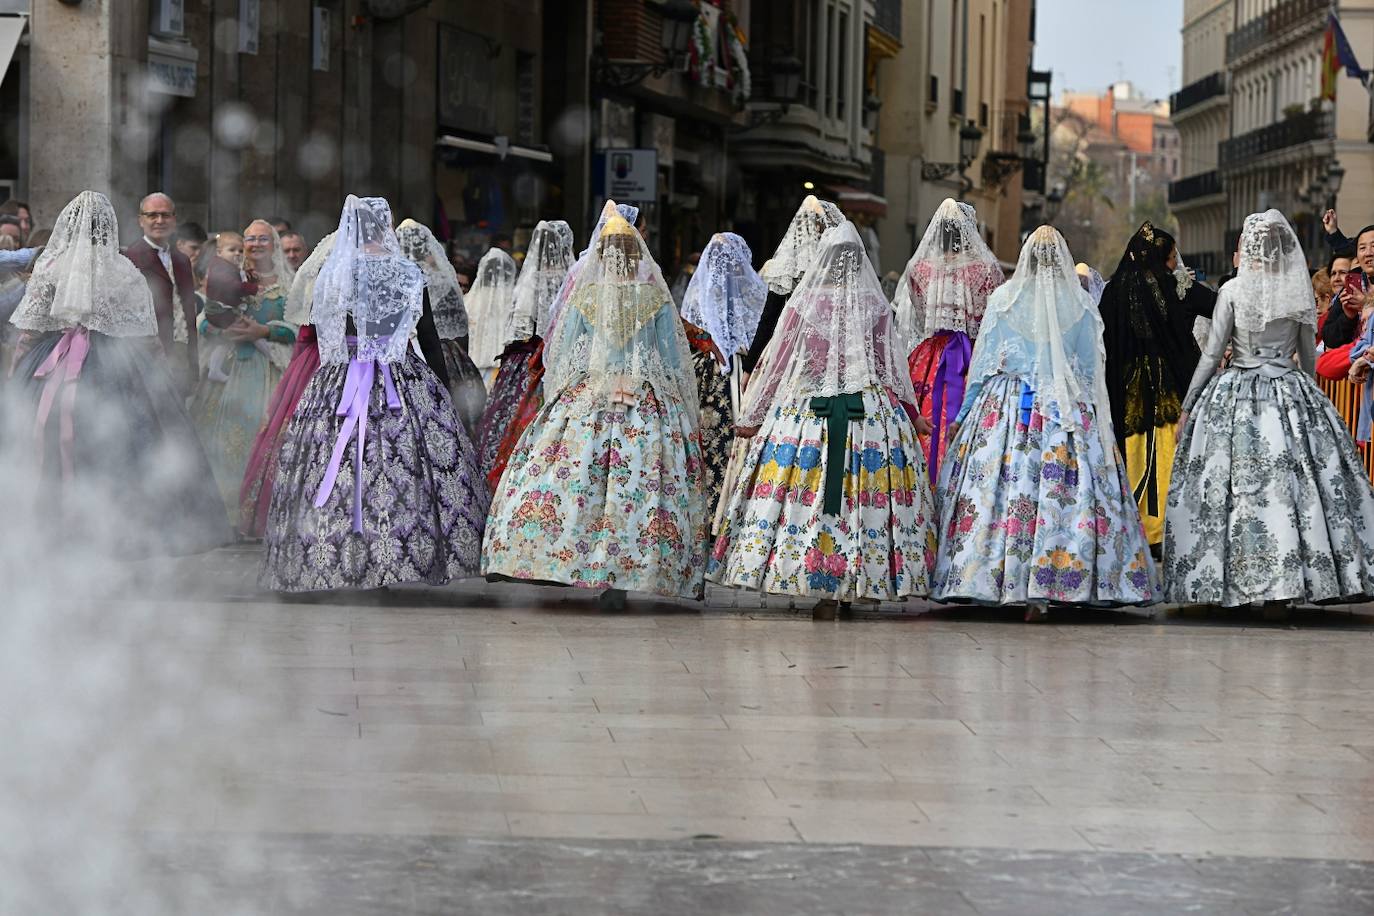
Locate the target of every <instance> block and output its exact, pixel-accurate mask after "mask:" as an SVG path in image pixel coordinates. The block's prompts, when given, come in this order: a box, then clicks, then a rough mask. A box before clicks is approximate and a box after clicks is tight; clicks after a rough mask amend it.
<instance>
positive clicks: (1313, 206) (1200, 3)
mask: <svg viewBox="0 0 1374 916" xmlns="http://www.w3.org/2000/svg"><path fill="white" fill-rule="evenodd" d="M1333 10H1334V11H1335V12H1336V13H1337V15H1338V16H1339V17H1340V21H1341V25H1342V27H1343V28H1344V30H1345V32H1346V35H1347V37H1348V38H1349V39H1350V43H1351V46H1352V47H1353V48H1355V49H1357V50H1356V53H1357V55H1358V54H1361V53H1364V54H1368V53H1369V52H1368V50H1367V49H1369V48H1371V47H1374V0H1342V2H1339V3H1331V2H1329V0H1232V2H1226V3H1215V2H1205V0H1195V2H1190V3H1189V5H1188V6H1187V7H1186V9H1185V17H1186V18H1185V28H1184V54H1185V57H1184V60H1185V73H1186V74H1187V77H1189V78H1191V82H1188V83H1187V85H1185V86H1184V88H1183V89H1182V90H1181V91H1180V92H1179V93H1177V94H1176V95H1175V97H1174V100H1173V102H1174V104H1173V107H1174V114H1173V117H1174V121H1175V123H1176V124H1177V125H1178V126H1179V129H1180V132H1181V134H1182V135H1183V137H1184V142H1185V155H1184V163H1185V169H1186V174H1185V175H1184V176H1183V177H1182V179H1181V180H1180V181H1178V182H1177V183H1176V184H1175V185H1174V186H1173V187H1171V189H1170V201H1171V205H1172V207H1173V209H1174V212H1175V213H1176V214H1177V215H1178V217H1179V222H1180V225H1181V226H1182V227H1183V232H1184V242H1185V244H1186V245H1187V246H1188V247H1189V248H1190V249H1192V250H1194V251H1198V252H1201V253H1203V254H1204V255H1205V256H1207V257H1208V259H1209V261H1210V262H1212V263H1215V264H1216V269H1217V270H1218V271H1224V270H1228V269H1230V260H1231V252H1232V251H1234V249H1235V243H1236V239H1237V238H1238V236H1239V234H1240V227H1241V225H1242V223H1243V222H1244V219H1245V217H1246V216H1247V215H1248V214H1250V213H1254V212H1256V211H1259V210H1264V209H1268V208H1270V207H1274V208H1277V209H1279V210H1281V211H1283V213H1284V214H1285V215H1286V216H1287V217H1288V218H1289V220H1290V221H1291V222H1292V223H1293V225H1294V228H1295V229H1296V230H1297V232H1298V235H1299V238H1301V239H1302V240H1303V243H1304V245H1305V246H1306V247H1307V255H1308V259H1309V261H1310V262H1311V263H1313V264H1314V265H1315V264H1317V263H1319V262H1320V261H1322V260H1323V259H1324V258H1325V246H1324V244H1323V243H1322V235H1321V230H1320V219H1321V213H1322V211H1323V210H1325V209H1326V208H1327V207H1328V206H1331V205H1334V206H1335V208H1336V210H1337V212H1338V213H1344V214H1346V217H1345V220H1344V222H1346V223H1351V224H1354V225H1355V226H1356V228H1358V226H1360V225H1364V224H1365V222H1367V220H1368V217H1369V214H1370V213H1371V212H1374V146H1371V145H1370V143H1369V139H1370V137H1369V125H1370V117H1369V112H1370V97H1369V94H1368V93H1367V92H1366V91H1365V90H1364V89H1363V88H1362V87H1361V86H1360V84H1359V83H1358V82H1356V81H1354V80H1351V79H1348V78H1347V77H1346V76H1345V75H1344V74H1342V75H1341V76H1339V77H1338V78H1337V85H1336V101H1335V102H1334V103H1332V102H1330V101H1323V100H1322V98H1321V58H1322V47H1323V41H1324V33H1325V28H1326V23H1327V17H1328V14H1329V13H1330V12H1332V11H1333ZM1219 31H1220V32H1222V44H1221V47H1220V49H1218V47H1217V35H1218V32H1219ZM1360 49H1365V50H1363V51H1361V50H1360ZM1218 50H1220V64H1219V65H1218ZM1211 68H1215V69H1211ZM1214 145H1215V149H1216V157H1215V166H1214V167H1213V159H1212V157H1211V150H1212V148H1213V146H1214ZM1333 172H1339V173H1341V174H1342V175H1343V180H1341V181H1340V182H1339V187H1337V183H1336V182H1334V181H1333V178H1332V175H1333ZM1194 258H1195V259H1197V258H1198V255H1194Z"/></svg>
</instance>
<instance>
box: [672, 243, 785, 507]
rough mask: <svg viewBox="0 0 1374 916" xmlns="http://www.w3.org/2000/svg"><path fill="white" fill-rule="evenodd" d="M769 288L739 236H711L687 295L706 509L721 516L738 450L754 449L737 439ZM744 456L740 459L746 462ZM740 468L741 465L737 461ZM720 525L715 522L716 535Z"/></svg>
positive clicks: (684, 315) (684, 307)
mask: <svg viewBox="0 0 1374 916" xmlns="http://www.w3.org/2000/svg"><path fill="white" fill-rule="evenodd" d="M767 298H768V285H767V284H766V283H764V281H763V278H762V277H760V276H759V274H758V272H757V271H756V270H754V265H753V253H752V252H751V251H750V250H749V245H748V243H746V242H745V241H744V239H742V238H740V237H739V236H738V235H735V234H734V233H733V232H717V233H716V234H715V235H713V236H712V237H711V241H710V242H708V243H707V245H706V248H705V249H704V250H703V251H702V252H701V258H700V260H699V261H698V262H697V264H696V270H695V271H694V272H693V274H692V280H691V282H690V283H688V284H687V291H686V292H685V293H684V294H683V297H682V322H683V326H684V328H685V329H686V331H687V342H688V345H689V346H691V348H692V365H693V367H694V368H695V370H696V376H697V390H698V393H699V395H700V399H701V451H702V457H703V460H704V462H705V464H706V480H707V484H706V507H707V509H708V511H710V512H711V513H712V515H713V516H715V515H719V512H718V507H719V506H721V504H722V503H721V493H722V490H723V489H724V485H725V480H726V471H727V469H728V468H729V466H730V464H731V458H732V452H733V451H734V450H735V449H736V446H737V447H738V450H739V451H741V452H746V451H747V450H748V443H747V442H746V441H745V440H743V439H736V438H735V435H734V420H735V414H736V413H738V410H739V397H740V394H741V392H742V389H743V368H742V365H741V362H740V361H741V359H742V357H743V355H744V354H745V353H747V352H748V350H749V344H750V343H752V342H753V340H754V332H755V331H756V330H758V326H759V318H760V316H761V315H762V314H763V304H764V302H765V300H767ZM743 460H744V456H743V454H741V455H740V456H739V461H743ZM736 463H737V464H738V462H736ZM716 525H717V523H714V522H713V524H712V533H713V534H714V533H717V531H716Z"/></svg>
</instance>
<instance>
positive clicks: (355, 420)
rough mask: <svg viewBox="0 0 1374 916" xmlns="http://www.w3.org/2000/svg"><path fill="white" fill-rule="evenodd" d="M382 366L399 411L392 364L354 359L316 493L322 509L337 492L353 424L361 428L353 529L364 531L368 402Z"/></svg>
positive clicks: (390, 400) (355, 467)
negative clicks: (341, 421)
mask: <svg viewBox="0 0 1374 916" xmlns="http://www.w3.org/2000/svg"><path fill="white" fill-rule="evenodd" d="M379 366H380V367H381V370H382V383H383V385H385V387H386V406H387V407H388V408H389V409H390V410H392V411H397V410H400V409H401V399H400V397H399V396H397V394H396V385H395V383H394V382H392V380H391V366H390V364H388V363H379V362H377V361H376V360H372V359H369V360H361V359H354V360H352V361H351V362H350V363H349V364H348V377H347V378H346V379H345V380H344V389H343V397H341V398H340V399H339V409H338V410H337V411H336V415H337V416H340V417H344V418H345V419H344V424H343V426H342V427H341V428H340V429H339V437H338V439H336V440H335V441H334V453H333V454H332V455H330V456H329V467H328V468H327V469H326V470H325V472H324V480H323V481H321V483H320V491H319V492H318V493H316V494H315V508H317V509H320V508H323V507H324V504H325V503H326V502H328V501H329V496H330V494H331V493H333V492H334V481H335V479H337V478H338V476H339V466H340V465H341V464H342V463H343V455H344V449H346V448H348V441H349V440H350V439H352V438H353V428H354V427H357V429H358V453H357V457H356V458H355V459H354V461H353V530H354V531H356V532H358V533H359V534H361V533H362V531H363V449H364V447H365V446H366V443H367V403H368V401H369V399H370V398H371V396H372V383H373V382H374V381H376V379H377V368H378V367H379Z"/></svg>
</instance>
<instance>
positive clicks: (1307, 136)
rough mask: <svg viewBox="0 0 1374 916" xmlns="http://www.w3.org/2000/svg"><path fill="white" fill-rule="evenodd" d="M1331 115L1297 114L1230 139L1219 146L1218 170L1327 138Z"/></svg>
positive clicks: (1329, 134)
mask: <svg viewBox="0 0 1374 916" xmlns="http://www.w3.org/2000/svg"><path fill="white" fill-rule="evenodd" d="M1331 134H1332V123H1331V115H1330V113H1328V112H1325V111H1304V112H1303V113H1302V114H1300V115H1295V116H1293V117H1291V118H1284V119H1283V120H1282V121H1276V122H1275V123H1273V124H1270V125H1269V126H1268V127H1261V128H1259V129H1258V130H1252V131H1250V132H1249V133H1245V134H1241V135H1240V136H1239V137H1232V138H1231V139H1230V140H1225V141H1223V142H1222V144H1221V150H1220V152H1221V156H1220V160H1221V167H1222V168H1231V167H1235V166H1238V165H1240V164H1242V163H1243V162H1244V161H1245V160H1247V159H1253V158H1255V157H1256V156H1263V155H1264V154H1265V153H1272V152H1275V151H1276V150H1281V149H1287V148H1288V147H1290V146H1298V145H1299V144H1302V143H1309V142H1311V141H1313V140H1325V139H1328V138H1330V137H1331Z"/></svg>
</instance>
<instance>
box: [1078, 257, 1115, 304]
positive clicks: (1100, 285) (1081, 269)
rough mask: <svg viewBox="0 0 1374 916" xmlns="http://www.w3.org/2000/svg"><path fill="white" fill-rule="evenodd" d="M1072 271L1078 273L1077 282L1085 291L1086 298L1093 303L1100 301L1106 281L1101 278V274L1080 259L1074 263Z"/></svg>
mask: <svg viewBox="0 0 1374 916" xmlns="http://www.w3.org/2000/svg"><path fill="white" fill-rule="evenodd" d="M1073 272H1074V273H1076V274H1078V282H1079V284H1080V285H1081V286H1082V287H1083V289H1084V291H1085V292H1087V294H1088V298H1089V299H1091V300H1092V301H1093V305H1097V304H1098V303H1099V302H1101V301H1102V290H1104V289H1106V288H1107V281H1106V280H1104V279H1102V275H1101V274H1100V273H1098V272H1097V270H1096V269H1095V268H1092V267H1089V266H1088V265H1087V264H1084V263H1083V262H1082V261H1079V262H1078V263H1077V264H1075V265H1074V268H1073Z"/></svg>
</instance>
